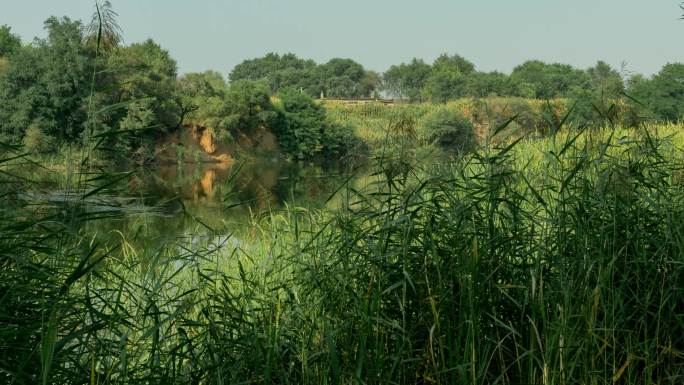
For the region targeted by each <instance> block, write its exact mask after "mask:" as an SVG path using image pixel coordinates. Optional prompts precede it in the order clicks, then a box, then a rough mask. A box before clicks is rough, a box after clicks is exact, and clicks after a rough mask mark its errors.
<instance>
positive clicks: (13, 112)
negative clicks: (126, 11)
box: [0, 17, 93, 142]
mask: <svg viewBox="0 0 684 385" xmlns="http://www.w3.org/2000/svg"><path fill="white" fill-rule="evenodd" d="M45 29H46V30H47V32H48V37H47V39H43V40H38V41H36V43H35V44H34V45H33V46H26V47H22V48H20V49H18V50H17V51H15V52H14V53H13V54H12V56H11V60H10V61H9V62H8V64H7V67H6V69H5V71H4V73H3V75H2V76H1V77H0V105H2V106H3V107H2V108H1V109H0V131H1V132H2V133H3V135H4V136H8V135H9V136H11V137H13V139H14V140H16V141H19V140H21V139H22V136H23V135H24V132H25V130H26V128H27V127H29V126H30V125H38V126H39V129H40V130H41V132H43V133H44V134H46V135H48V136H50V137H52V138H55V139H57V140H58V141H70V142H73V141H75V140H77V139H78V138H79V137H80V134H81V132H82V131H83V127H84V122H85V119H86V112H85V111H86V109H85V108H84V101H85V100H86V98H87V96H88V94H89V91H90V87H89V84H90V80H91V79H90V76H89V75H90V74H91V73H92V68H93V67H92V63H93V62H92V54H91V52H90V51H89V50H88V49H86V48H85V47H84V46H83V45H82V44H81V42H82V40H83V34H82V25H81V23H80V22H78V21H72V20H70V19H69V18H61V19H58V18H55V17H51V18H49V19H48V20H46V21H45Z"/></svg>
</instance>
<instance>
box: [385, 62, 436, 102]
mask: <svg viewBox="0 0 684 385" xmlns="http://www.w3.org/2000/svg"><path fill="white" fill-rule="evenodd" d="M431 72H432V67H430V65H428V64H425V62H424V61H423V60H420V59H416V58H413V60H411V63H409V64H405V63H402V64H400V65H393V66H391V67H390V68H389V69H388V70H387V72H385V73H384V75H383V83H384V88H385V90H386V91H387V92H389V93H390V94H391V95H394V96H396V97H398V98H400V99H408V100H409V101H419V100H421V94H422V91H423V88H424V87H425V83H426V82H427V79H428V77H429V76H430V73H431Z"/></svg>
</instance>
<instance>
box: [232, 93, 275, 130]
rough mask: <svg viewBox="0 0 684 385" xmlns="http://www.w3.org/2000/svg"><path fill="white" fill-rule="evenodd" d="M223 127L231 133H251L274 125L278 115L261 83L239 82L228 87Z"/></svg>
mask: <svg viewBox="0 0 684 385" xmlns="http://www.w3.org/2000/svg"><path fill="white" fill-rule="evenodd" d="M225 106H226V107H225V120H224V123H223V126H224V127H225V129H227V130H230V131H231V132H232V133H237V132H241V133H244V134H247V135H249V134H251V133H253V132H254V131H255V130H256V129H257V128H258V127H261V126H265V127H271V126H273V125H275V124H276V121H277V118H278V114H277V111H276V109H275V106H274V105H273V103H271V97H270V94H269V90H268V87H267V86H266V84H264V83H263V82H255V81H250V80H239V81H236V82H234V83H232V84H231V85H230V88H229V89H228V92H227V94H226V97H225Z"/></svg>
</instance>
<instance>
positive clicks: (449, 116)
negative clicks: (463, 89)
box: [423, 108, 477, 152]
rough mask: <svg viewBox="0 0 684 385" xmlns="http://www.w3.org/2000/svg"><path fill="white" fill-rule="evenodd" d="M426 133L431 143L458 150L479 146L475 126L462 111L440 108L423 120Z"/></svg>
mask: <svg viewBox="0 0 684 385" xmlns="http://www.w3.org/2000/svg"><path fill="white" fill-rule="evenodd" d="M423 130H424V133H425V135H426V137H427V139H428V141H430V142H431V143H436V144H437V145H439V146H440V147H442V148H444V149H448V150H454V151H457V152H468V151H472V150H473V149H475V147H476V146H477V138H476V137H475V127H474V126H473V124H472V123H471V122H470V120H468V118H466V117H465V116H464V115H463V114H462V113H461V112H460V111H458V110H455V109H451V108H440V109H438V110H436V111H434V112H431V113H430V114H428V115H427V116H426V117H425V118H424V120H423Z"/></svg>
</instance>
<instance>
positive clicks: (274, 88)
mask: <svg viewBox="0 0 684 385" xmlns="http://www.w3.org/2000/svg"><path fill="white" fill-rule="evenodd" d="M228 79H229V80H230V82H231V83H232V82H236V81H239V80H252V81H263V82H265V84H267V85H268V87H269V90H270V92H274V93H276V92H278V91H279V90H281V89H283V88H286V87H292V88H296V89H301V90H303V91H305V92H307V93H309V94H310V95H314V96H315V95H318V94H319V93H320V91H321V87H322V85H321V82H320V79H319V73H318V72H317V68H316V63H315V62H314V61H313V60H304V59H300V58H298V57H297V56H296V55H295V54H292V53H286V54H284V55H282V56H281V55H279V54H277V53H268V54H266V55H265V56H264V57H261V58H255V59H248V60H245V61H243V62H242V63H240V64H238V65H236V66H235V67H234V68H233V69H232V70H231V71H230V74H229V75H228Z"/></svg>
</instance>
